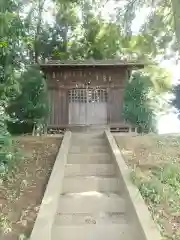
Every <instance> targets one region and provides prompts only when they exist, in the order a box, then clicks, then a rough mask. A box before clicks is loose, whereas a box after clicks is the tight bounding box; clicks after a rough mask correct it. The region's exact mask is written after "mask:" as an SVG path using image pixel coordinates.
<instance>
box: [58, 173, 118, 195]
mask: <svg viewBox="0 0 180 240" xmlns="http://www.w3.org/2000/svg"><path fill="white" fill-rule="evenodd" d="M56 184H57V183H56ZM119 190H120V183H119V179H118V178H112V177H109V178H107V177H95V176H92V177H65V178H64V180H63V193H75V192H76V193H79V192H88V191H97V192H118V191H119Z"/></svg>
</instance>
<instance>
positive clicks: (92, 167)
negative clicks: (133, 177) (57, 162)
mask: <svg viewBox="0 0 180 240" xmlns="http://www.w3.org/2000/svg"><path fill="white" fill-rule="evenodd" d="M115 173H116V171H115V166H114V164H67V165H66V166H65V176H114V175H115Z"/></svg>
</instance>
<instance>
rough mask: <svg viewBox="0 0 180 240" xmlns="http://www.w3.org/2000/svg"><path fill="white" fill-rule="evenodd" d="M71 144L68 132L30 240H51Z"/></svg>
mask: <svg viewBox="0 0 180 240" xmlns="http://www.w3.org/2000/svg"><path fill="white" fill-rule="evenodd" d="M70 142H71V132H70V131H67V132H66V133H65V135H64V138H63V141H62V143H61V146H60V149H59V152H58V155H57V157H56V161H55V164H54V167H53V170H52V173H51V176H50V179H49V182H48V185H47V188H46V191H45V194H44V197H43V200H42V203H41V206H40V210H39V214H38V216H37V219H36V222H35V224H34V228H33V231H32V234H31V237H30V240H40V239H43V240H51V230H52V225H53V222H54V216H55V214H56V210H57V206H58V200H59V196H60V194H61V191H62V180H63V177H64V166H65V164H66V162H67V154H68V151H69V147H70Z"/></svg>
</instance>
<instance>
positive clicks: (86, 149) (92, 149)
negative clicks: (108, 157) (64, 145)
mask: <svg viewBox="0 0 180 240" xmlns="http://www.w3.org/2000/svg"><path fill="white" fill-rule="evenodd" d="M69 152H70V153H90V154H91V153H108V152H109V148H108V147H107V146H98V145H96V146H91V145H90V146H89V145H88V146H83V145H80V146H73V145H72V146H71V148H70V150H69Z"/></svg>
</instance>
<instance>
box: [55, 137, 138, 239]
mask: <svg viewBox="0 0 180 240" xmlns="http://www.w3.org/2000/svg"><path fill="white" fill-rule="evenodd" d="M116 168H117V166H116V165H115V163H113V161H112V159H111V155H110V153H109V146H108V144H107V140H106V138H105V136H104V135H103V134H97V133H91V134H90V133H79V134H78V133H74V134H72V140H71V146H70V150H69V153H68V159H67V164H66V166H65V176H64V179H63V185H62V188H63V190H62V194H61V196H60V198H59V203H58V210H57V212H56V216H55V220H54V224H53V228H52V240H100V239H103V240H131V239H132V240H133V239H134V238H133V228H132V227H131V224H130V222H129V221H128V214H127V205H126V200H125V197H124V196H123V191H121V184H120V179H119V177H118V175H117V173H116V172H117V171H116V170H117V169H116ZM57 184H58V183H57ZM56 187H57V186H56Z"/></svg>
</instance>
